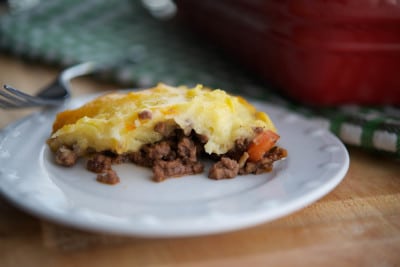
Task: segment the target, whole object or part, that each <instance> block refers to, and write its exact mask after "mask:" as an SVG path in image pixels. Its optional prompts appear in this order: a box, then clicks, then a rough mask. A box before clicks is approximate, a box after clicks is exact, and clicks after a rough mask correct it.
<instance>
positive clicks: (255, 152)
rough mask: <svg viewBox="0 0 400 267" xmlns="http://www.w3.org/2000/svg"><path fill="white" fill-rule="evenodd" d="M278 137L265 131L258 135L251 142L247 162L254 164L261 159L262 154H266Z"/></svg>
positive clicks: (271, 132)
mask: <svg viewBox="0 0 400 267" xmlns="http://www.w3.org/2000/svg"><path fill="white" fill-rule="evenodd" d="M278 139H279V135H278V134H277V133H275V132H273V131H270V130H267V131H264V132H261V133H259V134H258V135H256V137H255V138H254V139H253V140H252V141H251V143H250V145H249V148H248V149H247V153H248V154H249V160H250V161H253V162H256V161H259V160H261V159H262V158H263V156H264V154H265V153H266V152H268V151H269V150H270V149H271V148H272V147H273V146H274V145H275V143H276V142H277V141H278Z"/></svg>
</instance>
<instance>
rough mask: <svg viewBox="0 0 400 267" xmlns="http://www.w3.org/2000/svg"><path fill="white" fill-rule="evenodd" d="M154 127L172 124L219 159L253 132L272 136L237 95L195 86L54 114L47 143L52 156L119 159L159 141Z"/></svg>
mask: <svg viewBox="0 0 400 267" xmlns="http://www.w3.org/2000/svg"><path fill="white" fill-rule="evenodd" d="M159 122H167V123H168V124H171V125H178V126H179V127H180V128H181V129H182V130H183V131H184V133H185V134H189V133H190V132H191V131H192V130H193V131H194V132H195V133H196V134H198V135H202V136H205V137H206V138H207V142H206V143H205V145H204V151H205V152H206V153H208V154H213V153H214V154H217V155H222V154H224V153H226V152H227V151H229V150H230V149H232V148H233V147H234V146H235V140H238V139H240V138H248V139H251V138H252V137H253V136H254V135H255V131H254V129H255V128H261V129H263V130H264V131H267V130H269V131H272V132H276V129H275V127H274V125H273V123H272V122H271V120H270V118H269V117H268V115H267V114H265V113H263V112H260V111H257V110H256V109H255V107H254V106H252V105H250V104H249V103H248V102H247V101H246V100H244V99H243V98H241V97H238V96H232V95H229V94H227V93H226V92H225V91H222V90H219V89H217V90H210V89H207V88H203V87H202V86H201V85H198V86H196V87H194V88H187V87H185V86H181V87H172V86H168V85H165V84H162V83H160V84H158V85H157V86H156V87H154V88H150V89H146V90H142V91H131V92H112V93H108V94H105V95H102V96H100V97H98V98H96V99H94V100H93V101H91V102H88V103H87V104H85V105H83V106H82V107H80V108H77V109H73V110H66V111H63V112H61V113H59V114H58V115H57V117H56V120H55V122H54V124H53V130H52V134H51V137H50V138H49V140H48V144H49V146H50V148H51V149H52V150H53V151H56V150H58V149H59V148H60V147H61V146H64V145H66V146H69V147H74V149H75V151H80V154H82V155H83V154H85V153H86V151H97V152H101V151H111V152H114V153H116V154H124V153H130V152H135V151H138V150H139V149H140V148H141V147H142V146H143V145H144V144H151V143H155V142H158V141H160V140H161V139H162V138H163V136H162V135H161V134H160V133H159V132H157V131H155V126H156V124H157V123H159Z"/></svg>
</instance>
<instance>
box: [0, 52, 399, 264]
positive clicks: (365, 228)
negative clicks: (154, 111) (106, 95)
mask: <svg viewBox="0 0 400 267" xmlns="http://www.w3.org/2000/svg"><path fill="white" fill-rule="evenodd" d="M57 73H58V69H55V68H51V67H44V66H42V65H40V64H38V63H26V62H22V61H19V60H18V59H15V58H12V57H10V56H6V55H0V82H1V83H2V84H3V83H9V84H12V85H13V86H15V87H17V88H21V89H24V90H27V91H29V92H35V90H37V88H39V87H40V86H43V85H44V84H46V83H48V82H50V81H51V80H52V79H53V78H54V77H55V76H56V74H57ZM73 88H74V95H78V94H84V93H89V92H98V91H101V90H107V89H115V88H118V86H117V85H112V84H101V83H99V82H96V81H94V80H92V79H90V78H79V79H77V80H76V81H74V82H73ZM32 111H33V110H24V111H3V110H0V127H1V128H2V127H5V126H6V125H7V124H9V123H11V122H13V121H15V120H16V119H18V118H21V117H23V116H25V115H27V114H29V113H30V112H32ZM349 152H350V169H349V172H348V174H347V175H346V177H345V179H344V180H343V182H342V183H341V184H340V185H339V186H338V187H337V188H336V189H335V190H333V191H332V192H331V193H330V194H328V195H327V196H325V197H324V198H322V199H320V200H319V201H317V202H316V203H314V204H312V205H310V206H308V207H307V208H305V209H303V210H301V211H298V212H296V213H294V214H292V215H290V216H287V217H284V218H282V219H279V220H276V221H273V222H270V223H266V224H263V225H260V226H257V227H253V228H249V229H246V230H241V231H236V232H231V233H226V234H218V235H210V236H204V237H191V238H176V239H172V238H169V239H139V238H127V237H121V236H110V235H104V234H101V233H89V232H83V231H80V230H76V229H71V228H68V227H65V226H61V225H56V224H53V223H51V222H47V221H43V220H40V219H37V218H35V217H32V216H30V215H29V214H27V213H25V212H23V211H21V210H19V209H18V208H17V207H14V206H13V205H12V204H10V203H8V202H7V201H6V200H5V199H3V198H1V197H0V266H7V267H8V266H12V267H13V266H44V267H45V266H76V267H80V266H82V267H83V266H98V267H101V266H122V267H123V266H159V267H166V266H192V267H203V266H207V267H209V266H400V164H399V161H396V160H393V159H391V158H386V157H383V156H378V155H373V154H370V153H368V152H365V151H362V150H360V149H355V148H350V149H349ZM1 164H5V163H4V162H1Z"/></svg>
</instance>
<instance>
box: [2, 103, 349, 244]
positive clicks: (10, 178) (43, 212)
mask: <svg viewBox="0 0 400 267" xmlns="http://www.w3.org/2000/svg"><path fill="white" fill-rule="evenodd" d="M91 97H93V96H86V97H81V98H77V99H74V100H72V101H71V102H70V103H68V104H67V105H66V107H67V108H71V107H76V106H79V105H81V104H82V103H84V102H85V101H88V100H89V99H90V98H91ZM254 104H255V105H256V106H257V107H258V108H259V109H260V110H263V111H266V112H267V113H268V114H269V115H270V116H271V118H272V119H273V121H274V122H275V125H276V126H277V128H278V130H279V132H280V134H281V139H280V141H279V144H280V146H282V147H285V148H287V150H288V152H289V156H288V157H287V159H286V160H283V161H280V162H277V163H276V164H275V166H274V170H273V171H272V172H271V173H267V174H262V175H247V176H239V177H237V178H235V179H230V180H221V181H215V180H211V179H208V178H207V177H206V176H205V175H194V176H187V177H183V178H176V179H169V180H166V181H164V182H162V183H155V182H153V181H152V180H151V172H150V170H148V169H145V168H142V167H137V166H135V165H133V164H123V165H118V166H115V169H116V170H117V172H118V174H119V176H120V178H121V182H120V183H119V184H117V185H113V186H110V185H104V184H101V183H99V182H96V181H95V175H94V174H93V173H91V172H89V171H87V170H86V169H85V168H84V166H83V165H82V163H80V164H78V166H74V167H73V168H64V167H60V166H57V165H55V164H54V163H53V157H52V154H51V153H50V151H49V149H48V148H47V146H46V144H45V142H46V139H47V138H48V136H49V133H50V129H51V125H52V122H53V120H54V117H55V114H56V112H57V111H59V110H52V111H43V112H40V113H36V114H34V115H32V116H29V117H27V118H25V119H23V120H21V121H19V122H17V123H15V124H13V125H11V126H9V127H7V128H6V129H4V130H3V131H1V132H0V140H1V141H0V162H1V170H0V190H1V192H2V194H3V195H4V196H6V197H7V198H8V199H9V200H11V201H12V202H14V203H15V204H16V205H18V206H20V207H21V208H23V209H24V210H26V211H28V212H29V213H32V214H34V215H36V216H39V217H43V218H47V219H50V220H52V221H55V222H58V223H62V224H66V225H70V226H74V227H78V228H82V229H86V230H92V231H102V232H109V233H118V234H126V235H134V236H143V237H167V236H190V235H203V234H211V233H218V232H224V231H231V230H236V229H241V228H245V227H250V226H254V225H257V224H261V223H264V222H268V221H271V220H273V219H276V218H279V217H282V216H285V215H288V214H290V213H292V212H294V211H297V210H299V209H301V208H303V207H305V206H307V205H309V204H310V203H312V202H314V201H316V200H318V199H319V198H321V197H322V196H324V195H326V194H327V193H328V192H330V191H331V190H332V189H333V188H334V187H335V186H336V185H337V184H338V183H339V182H340V181H341V180H342V179H343V177H344V176H345V174H346V171H347V169H348V166H349V157H348V154H347V151H346V149H345V147H344V146H343V144H342V143H341V142H340V141H339V140H338V139H337V138H336V137H335V136H333V135H332V134H331V133H329V132H328V131H326V130H324V129H321V128H318V127H317V126H316V125H315V124H313V123H312V122H310V121H306V120H305V119H303V118H302V117H300V116H297V115H295V114H291V113H288V112H287V111H285V110H282V109H279V108H276V107H272V106H270V105H269V106H268V105H267V104H265V103H261V102H258V103H254ZM66 107H63V108H66Z"/></svg>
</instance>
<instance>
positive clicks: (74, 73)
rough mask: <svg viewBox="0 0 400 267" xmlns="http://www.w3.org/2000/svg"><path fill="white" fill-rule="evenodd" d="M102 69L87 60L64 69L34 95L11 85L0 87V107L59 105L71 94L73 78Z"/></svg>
mask: <svg viewBox="0 0 400 267" xmlns="http://www.w3.org/2000/svg"><path fill="white" fill-rule="evenodd" d="M99 69H100V66H99V64H96V63H95V62H85V63H81V64H78V65H74V66H72V67H69V68H67V69H65V70H63V71H62V72H61V73H60V74H59V75H58V77H57V78H56V80H55V81H54V82H52V83H51V84H50V85H48V86H46V87H45V88H44V89H42V90H41V91H40V92H39V93H38V94H37V95H35V96H32V95H30V94H27V93H24V92H22V91H20V90H18V89H15V88H13V87H11V86H8V85H4V87H3V88H2V89H1V88H0V108H3V109H17V108H28V107H39V106H40V107H43V106H59V105H61V104H62V103H63V102H64V101H65V100H66V99H67V98H69V97H70V95H71V90H70V86H69V82H70V80H71V79H73V78H75V77H78V76H82V75H86V74H91V73H94V72H95V71H98V70H99Z"/></svg>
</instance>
